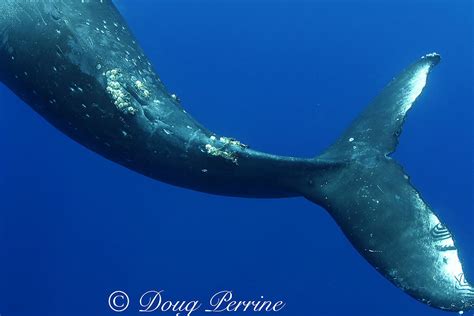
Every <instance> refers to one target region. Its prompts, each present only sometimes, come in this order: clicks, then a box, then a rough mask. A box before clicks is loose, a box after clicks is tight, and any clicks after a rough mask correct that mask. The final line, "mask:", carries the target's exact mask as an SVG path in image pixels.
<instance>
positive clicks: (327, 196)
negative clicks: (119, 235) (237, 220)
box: [0, 0, 474, 311]
mask: <svg viewBox="0 0 474 316" xmlns="http://www.w3.org/2000/svg"><path fill="white" fill-rule="evenodd" d="M0 12H1V14H0V81H2V82H3V83H4V84H5V85H6V86H8V87H9V88H10V89H11V90H12V91H13V92H14V93H15V94H16V95H18V96H19V97H20V98H21V99H22V100H23V101H25V102H26V103H27V104H28V105H30V106H31V108H32V109H33V110H34V111H36V112H37V113H39V114H40V115H41V116H42V117H44V118H45V119H46V120H47V121H48V122H50V123H51V124H52V125H54V126H55V127H56V128H57V129H59V130H60V131H62V132H63V133H64V134H66V135H68V136H69V137H70V138H72V139H73V140H75V141H77V142H78V143H80V144H82V145H84V146H86V147H87V148H89V149H91V150H93V151H95V152H97V153H98V154H100V155H102V156H104V157H106V158H107V159H110V160H112V161H114V162H116V163H118V164H121V165H123V166H125V167H127V168H129V169H131V170H134V171H136V172H139V173H141V174H143V175H145V176H148V177H150V178H153V179H156V180H159V181H163V182H166V183H169V184H172V185H175V186H180V187H184V188H188V189H192V190H197V191H202V192H207V193H212V194H219V195H228V196H238V197H257V198H285V197H294V196H303V197H306V198H307V199H308V200H310V201H312V202H314V203H316V204H318V205H320V206H322V207H324V208H325V209H326V210H327V211H328V212H329V213H330V214H331V216H332V217H333V218H334V220H335V221H336V222H337V223H338V225H339V226H340V228H341V230H342V231H343V233H344V234H345V235H346V236H347V238H348V240H349V241H350V242H351V243H352V244H353V245H354V247H355V248H356V249H357V251H358V252H359V253H360V254H361V255H362V256H363V257H364V258H365V259H366V260H367V261H368V262H369V263H370V264H371V265H372V266H374V268H375V269H377V271H379V272H380V273H381V274H382V275H383V276H385V277H386V278H387V279H388V280H390V281H391V282H392V283H393V284H394V285H396V286H397V287H399V288H400V289H402V290H403V291H405V292H406V293H408V294H409V295H411V296H412V297H414V298H415V299H417V300H419V301H421V302H423V303H425V304H427V305H430V306H433V307H436V308H439V309H444V310H449V311H463V310H467V309H470V308H472V307H474V288H473V287H472V286H471V285H470V284H469V283H468V282H467V280H466V277H465V275H464V272H463V268H462V264H461V262H460V259H459V256H458V250H457V248H456V246H455V242H454V239H453V236H452V234H451V233H450V231H449V230H448V228H446V227H445V226H444V225H443V224H442V223H441V221H440V219H439V217H438V216H437V215H436V214H435V213H434V212H433V210H432V209H431V208H430V206H429V205H428V204H427V203H426V202H425V201H424V200H423V198H422V197H421V195H420V193H419V192H418V191H417V190H416V189H415V188H414V187H413V185H412V184H411V182H410V179H409V177H408V175H406V173H405V172H404V170H403V168H402V167H401V166H400V165H399V164H398V163H397V162H396V161H394V160H393V159H392V158H391V157H390V155H391V154H392V153H393V152H394V151H395V150H396V146H397V144H398V138H399V136H400V133H401V131H402V126H403V123H404V121H405V118H406V115H407V113H408V112H409V110H410V108H411V107H412V105H413V104H414V103H415V101H416V99H417V98H418V96H419V95H420V94H421V93H422V91H423V89H424V87H425V86H426V83H427V78H428V76H429V74H430V72H431V70H432V69H433V68H434V67H435V66H436V65H437V64H438V63H439V61H440V56H439V55H438V54H435V53H433V54H427V55H425V56H423V57H422V58H421V59H419V60H418V61H416V62H415V63H413V64H412V65H411V66H409V67H408V68H406V69H405V70H404V71H402V72H401V73H400V74H399V75H398V76H397V77H396V78H395V79H394V80H392V81H391V82H390V83H389V84H388V86H387V87H386V88H385V89H384V90H383V91H382V92H381V93H380V94H379V96H377V97H376V98H375V99H374V100H373V102H372V103H371V104H370V105H369V106H368V107H367V108H366V109H365V110H364V111H363V112H362V113H361V114H360V116H359V117H358V118H357V119H356V120H355V121H354V122H353V123H352V124H351V125H350V126H349V127H348V129H347V130H346V131H345V133H344V134H343V135H342V136H341V137H340V138H339V139H338V140H337V141H336V142H335V143H334V144H333V145H332V146H330V147H329V148H328V149H327V150H325V151H324V152H323V153H322V154H321V155H319V156H317V157H316V158H295V157H283V156H277V155H272V154H267V153H263V152H259V151H256V150H253V149H251V148H249V147H248V146H247V145H245V144H243V143H241V142H240V141H238V140H236V139H233V138H229V137H226V136H222V135H217V134H215V133H213V132H211V131H210V130H208V129H206V128H205V127H203V126H202V125H201V124H199V123H198V122H197V121H196V120H195V119H193V117H192V116H190V115H189V114H188V113H187V112H186V111H185V110H184V108H183V107H182V106H181V104H180V102H179V100H178V98H177V97H176V96H175V95H172V94H170V93H169V92H168V91H167V89H166V87H165V86H164V84H163V83H162V81H161V80H160V78H159V77H158V75H157V74H156V73H155V72H154V70H153V67H152V65H151V63H150V62H149V61H148V59H147V58H146V56H145V54H144V52H143V51H142V49H141V48H140V46H139V45H138V43H137V42H136V40H135V38H134V37H133V35H132V33H131V31H130V30H129V28H128V27H127V25H126V22H125V21H124V19H123V18H122V16H121V15H120V13H119V11H118V10H117V9H116V8H115V6H114V4H113V3H112V2H111V1H110V0H56V1H49V0H36V1H30V0H2V1H0Z"/></svg>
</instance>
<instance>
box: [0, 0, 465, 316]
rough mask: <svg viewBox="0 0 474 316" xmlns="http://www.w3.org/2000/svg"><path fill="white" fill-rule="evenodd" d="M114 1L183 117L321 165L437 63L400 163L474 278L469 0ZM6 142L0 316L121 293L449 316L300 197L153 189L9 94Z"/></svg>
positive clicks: (302, 309) (92, 307) (0, 161)
mask: <svg viewBox="0 0 474 316" xmlns="http://www.w3.org/2000/svg"><path fill="white" fill-rule="evenodd" d="M115 2H116V3H117V5H118V7H119V8H120V10H121V12H122V14H123V15H124V16H125V18H126V19H127V21H128V23H129V25H130V27H131V28H132V30H133V31H134V33H135V35H136V37H137V38H138V40H139V42H140V43H141V45H142V46H143V48H144V50H145V51H146V52H147V54H148V56H149V58H150V59H151V60H152V62H153V64H154V66H155V68H156V70H157V72H158V73H159V74H160V76H161V78H162V79H163V81H164V82H165V83H166V85H167V86H168V88H169V90H171V91H173V92H175V93H176V94H177V95H178V96H179V97H180V98H181V100H182V103H183V105H184V107H185V108H186V109H187V111H188V112H190V113H192V114H193V115H194V116H195V117H196V118H197V119H198V120H199V121H200V122H202V123H203V124H204V125H205V126H207V127H209V128H210V129H211V130H213V131H215V132H217V133H219V134H223V135H228V136H232V137H235V138H237V139H239V140H242V141H243V142H244V143H248V144H250V145H251V146H252V147H253V148H256V149H259V150H262V151H267V152H271V153H276V154H284V155H293V156H305V157H311V156H315V155H317V154H318V153H319V152H321V151H322V150H323V149H324V148H326V147H327V146H328V145H329V144H331V143H332V142H333V141H334V140H335V139H336V138H337V137H338V135H340V134H341V132H342V131H343V130H344V128H345V127H346V126H347V125H348V124H349V123H350V122H351V120H353V119H354V118H355V117H356V115H357V114H358V113H359V112H360V111H361V110H362V109H363V108H364V106H365V105H366V104H368V102H369V101H370V100H371V99H372V98H373V97H374V96H375V95H376V94H377V93H378V92H379V91H380V90H381V89H382V88H383V87H384V86H385V84H386V83H387V82H389V81H390V80H391V79H392V77H393V76H395V75H396V74H397V73H398V72H399V71H401V70H402V69H403V68H404V67H406V66H407V65H409V64H410V63H411V62H413V61H415V60H416V59H417V58H419V57H420V56H421V55H423V54H426V53H429V52H432V51H436V52H439V53H441V54H442V56H443V61H442V64H440V65H439V66H438V67H437V68H436V69H435V70H434V72H433V74H432V76H431V77H430V78H429V82H428V86H427V88H426V90H425V92H424V94H423V96H422V97H421V98H420V99H419V101H418V102H417V104H416V106H415V107H414V108H413V110H412V111H411V113H410V114H409V117H408V120H407V122H406V125H405V128H404V131H403V135H402V137H401V143H400V146H399V148H398V151H397V153H396V154H395V157H396V159H397V160H398V161H400V162H401V163H402V164H403V165H404V166H405V168H406V170H407V172H408V173H409V174H410V175H411V177H412V181H413V183H414V184H415V186H416V187H417V188H418V189H419V190H420V191H421V192H422V194H423V196H424V198H425V199H426V200H427V201H428V202H429V203H430V205H431V206H433V208H434V209H435V210H436V211H437V213H438V214H439V215H440V216H441V218H442V219H443V220H444V222H445V223H446V224H447V225H448V227H450V229H451V230H452V231H454V233H455V237H456V240H457V245H458V247H459V248H460V249H461V256H462V258H463V259H464V264H465V270H466V271H467V276H468V278H470V279H471V280H473V279H474V236H473V227H474V213H473V202H474V198H473V197H474V194H473V193H474V187H473V174H474V173H473V168H474V163H473V161H474V160H473V148H474V130H473V118H474V113H473V106H472V105H473V104H474V102H473V101H474V95H473V86H474V79H473V70H474V69H473V68H474V66H473V65H474V63H473V39H474V38H473V14H474V13H473V4H472V1H470V0H457V1H455V2H454V1H448V0H435V1H433V0H430V1H428V0H415V1H414V0H398V1H393V0H385V1H373V0H360V1H350V0H345V1H342V0H338V1H327V0H317V1H316V0H315V1H303V0H292V1H289V0H285V1H281V0H272V1H268V0H254V1H249V0H242V1H237V0H229V1H217V0H212V1H211V0H202V1H195V0H179V1H171V0H160V1H152V0H134V1H131V0H117V1H115ZM0 135H1V136H0V147H1V148H2V152H1V155H0V197H1V203H0V267H1V269H0V314H1V315H2V316H20V315H21V316H24V315H25V316H29V315H35V316H46V315H61V316H63V315H64V316H69V315H71V316H72V315H97V316H98V315H113V314H114V313H113V312H112V311H111V310H110V308H109V306H108V304H107V299H108V296H109V294H110V293H111V292H113V291H115V290H123V291H126V292H127V293H128V294H129V296H130V297H131V298H132V302H131V308H130V310H129V311H128V312H126V313H123V314H124V315H135V314H137V313H134V312H133V311H136V310H138V303H137V298H138V297H140V295H141V294H142V293H144V292H146V291H148V290H151V289H155V290H164V291H165V292H164V293H163V296H164V297H165V298H166V299H173V300H192V299H199V300H201V301H203V302H206V301H207V300H208V299H209V297H210V296H211V295H212V294H214V293H215V292H218V291H220V290H232V291H234V295H235V298H236V299H246V300H248V299H259V298H260V297H261V296H264V297H265V299H272V300H283V301H285V302H286V304H287V305H286V307H285V309H283V310H282V311H281V312H279V313H278V314H281V315H290V316H294V315H308V316H319V315H321V316H323V315H324V316H330V315H334V316H335V315H364V316H370V315H377V316H378V315H445V314H446V313H445V312H441V311H437V310H435V309H432V308H429V307H427V306H425V305H423V304H420V303H418V302H417V301H415V300H414V299H412V298H410V297H408V296H407V295H406V294H404V293H402V292H401V291H400V290H398V289H397V288H395V287H394V286H392V285H391V284H390V283H389V282H388V281H386V280H385V279H384V278H383V277H382V276H380V275H379V274H378V273H376V272H375V270H374V269H373V268H372V267H371V266H370V265H369V264H367V263H366V262H365V261H364V259H363V258H362V257H360V256H359V255H358V254H357V253H356V251H355V250H354V249H353V248H352V246H351V245H350V244H349V242H348V241H347V240H346V239H345V237H344V236H343V235H342V234H341V232H340V231H339V229H338V227H337V226H336V224H335V223H334V222H333V221H332V219H331V218H330V217H329V215H328V214H327V213H326V212H325V211H324V210H323V209H322V208H319V207H317V206H315V205H313V204H312V203H310V202H307V201H305V200H304V199H303V198H295V199H286V200H255V199H238V198H227V197H218V196H212V195H206V194H202V193H197V192H193V191H188V190H185V189H180V188H175V187H171V186H168V185H165V184H162V183H159V182H157V181H153V180H150V179H147V178H145V177H143V176H141V175H138V174H136V173H134V172H131V171H129V170H127V169H125V168H123V167H120V166H118V165H116V164H114V163H112V162H109V161H107V160H105V159H103V158H102V157H100V156H98V155H97V154H95V153H92V152H90V151H88V150H86V149H85V148H83V147H82V146H80V145H78V144H77V143H75V142H73V141H71V140H70V139H68V138H67V137H66V136H64V135H63V134H61V133H60V132H58V131H57V130H55V129H54V128H53V127H51V126H50V125H49V124H48V123H46V122H45V121H44V120H43V119H42V118H41V117H40V116H38V115H37V114H36V113H34V112H33V111H32V110H31V109H30V108H29V107H28V106H27V105H25V104H24V103H22V102H21V101H20V100H19V99H18V98H17V97H16V96H14V95H13V94H12V93H11V92H10V91H9V90H8V89H7V88H5V87H4V86H0ZM155 314H158V315H159V314H163V313H160V312H156V313H155ZM233 314H234V315H248V314H251V313H233ZM467 314H468V315H472V311H471V312H468V313H467ZM164 315H175V313H174V314H173V313H166V314H164ZM195 315H204V314H203V313H199V312H196V313H195Z"/></svg>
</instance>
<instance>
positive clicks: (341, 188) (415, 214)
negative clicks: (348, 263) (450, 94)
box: [302, 54, 474, 311]
mask: <svg viewBox="0 0 474 316" xmlns="http://www.w3.org/2000/svg"><path fill="white" fill-rule="evenodd" d="M439 61H440V56H439V55H438V54H429V55H426V56H424V57H423V58H421V59H420V60H419V61H418V62H416V63H414V64H413V65H411V66H410V67H408V68H407V69H406V70H405V71H403V72H402V73H401V74H400V75H399V76H398V77H397V78H395V79H394V80H393V81H392V82H391V83H390V84H389V85H388V86H387V87H386V88H385V89H384V90H383V91H382V93H381V94H380V95H379V96H378V97H377V98H375V100H374V101H373V102H372V103H371V104H370V105H369V106H368V107H367V109H366V110H365V111H364V112H363V113H362V114H361V115H360V116H359V117H358V118H357V119H356V120H355V122H354V123H353V124H352V125H351V126H350V127H349V128H348V129H347V131H346V132H345V133H344V134H343V136H342V137H341V138H339V139H338V140H337V141H336V142H335V143H334V145H332V146H331V147H330V148H329V149H328V150H327V151H325V152H324V153H323V154H322V155H321V156H319V157H318V158H317V159H320V160H322V161H337V162H339V163H338V164H337V166H338V167H335V168H332V169H329V170H325V171H323V172H321V171H316V172H317V174H314V175H312V176H311V175H310V177H311V179H310V180H309V181H306V182H305V185H304V188H303V189H302V191H303V194H304V195H305V196H306V198H308V199H309V200H311V201H313V202H315V203H317V204H319V205H321V206H323V207H325V208H326V209H327V210H328V211H329V213H330V214H331V215H332V216H333V218H334V219H335V220H336V221H337V222H338V224H339V226H340V227H341V229H342V230H343V232H344V233H345V235H346V236H347V238H348V239H349V240H350V241H351V243H352V244H353V245H354V246H355V248H356V249H357V250H358V251H359V253H360V254H361V255H362V256H363V257H364V258H365V259H367V260H368V261H369V262H370V263H371V264H372V265H373V266H374V267H375V268H376V269H377V270H378V271H379V272H380V273H382V274H383V275H384V276H385V277H386V278H387V279H389V280H390V281H391V282H392V283H394V284H395V285H396V286H398V287H399V288H401V289H402V290H404V291H405V292H407V293H408V294H410V295H411V296H413V297H414V298H416V299H418V300H420V301H422V302H424V303H426V304H428V305H430V306H433V307H437V308H440V309H445V310H452V311H461V310H466V309H469V308H472V307H474V288H473V287H472V286H471V285H470V284H469V283H468V282H467V281H466V278H465V276H464V272H463V269H462V265H461V262H460V260H459V257H458V251H457V249H456V247H455V244H454V240H453V237H452V235H451V233H450V232H449V230H448V229H447V228H446V227H445V226H444V225H443V224H442V223H441V222H440V220H439V219H438V217H437V216H436V215H435V214H434V212H433V211H432V210H431V209H430V207H429V206H428V205H427V203H425V201H424V200H423V199H422V197H421V196H420V194H419V192H418V191H417V190H416V189H415V188H414V187H413V186H412V184H411V183H410V180H409V177H408V176H407V175H406V174H405V172H404V170H403V168H402V167H401V166H400V165H399V164H398V163H396V162H395V161H394V160H393V159H392V158H390V157H389V155H390V154H391V153H393V152H394V151H395V149H396V146H397V144H398V138H399V136H400V133H401V130H402V125H403V123H404V121H405V117H406V114H407V112H408V111H409V109H410V108H411V107H412V105H413V104H414V102H415V101H416V99H417V98H418V96H419V95H420V94H421V92H422V90H423V88H424V87H425V85H426V82H427V78H428V75H429V73H430V71H431V70H432V69H433V67H434V66H436V65H437V64H438V63H439Z"/></svg>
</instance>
